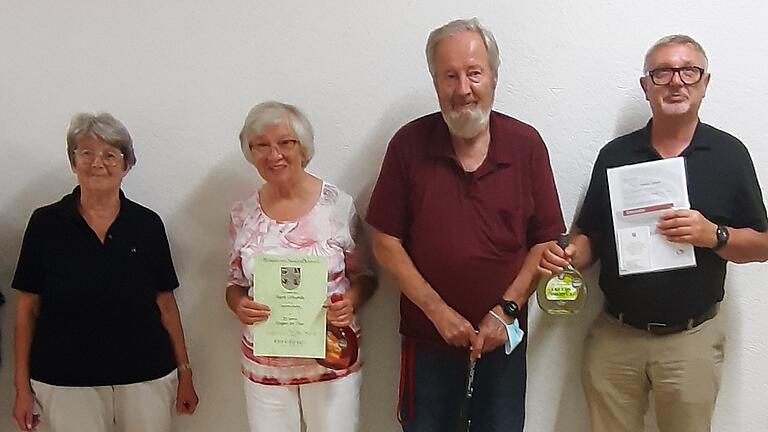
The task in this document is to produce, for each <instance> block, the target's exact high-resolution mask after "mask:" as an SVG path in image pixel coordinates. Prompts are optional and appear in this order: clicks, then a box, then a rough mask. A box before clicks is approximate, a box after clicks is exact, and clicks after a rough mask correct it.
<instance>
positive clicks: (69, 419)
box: [30, 369, 178, 432]
mask: <svg viewBox="0 0 768 432" xmlns="http://www.w3.org/2000/svg"><path fill="white" fill-rule="evenodd" d="M30 381H31V384H32V391H34V393H35V400H36V402H37V403H38V404H39V407H38V409H39V410H40V412H39V414H40V425H39V426H38V427H37V428H35V431H36V432H170V430H171V419H172V413H173V412H174V409H175V404H176V387H177V382H178V379H177V378H176V370H175V369H174V370H173V372H171V373H170V374H168V375H166V376H164V377H162V378H158V379H156V380H152V381H145V382H140V383H136V384H127V385H116V386H99V387H64V386H54V385H50V384H45V383H42V382H39V381H35V380H30Z"/></svg>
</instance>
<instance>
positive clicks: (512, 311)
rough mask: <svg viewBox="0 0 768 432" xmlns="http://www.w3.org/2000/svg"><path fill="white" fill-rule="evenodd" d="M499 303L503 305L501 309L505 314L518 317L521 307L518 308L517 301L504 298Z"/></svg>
mask: <svg viewBox="0 0 768 432" xmlns="http://www.w3.org/2000/svg"><path fill="white" fill-rule="evenodd" d="M499 305H500V306H501V310H503V311H504V314H505V315H507V316H508V317H510V318H517V313H518V311H519V309H520V308H518V306H517V303H515V302H513V301H507V300H502V301H501V302H500V303H499Z"/></svg>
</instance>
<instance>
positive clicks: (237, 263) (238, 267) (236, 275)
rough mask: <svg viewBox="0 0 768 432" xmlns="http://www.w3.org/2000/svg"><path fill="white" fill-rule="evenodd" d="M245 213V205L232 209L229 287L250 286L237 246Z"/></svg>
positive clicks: (239, 204)
mask: <svg viewBox="0 0 768 432" xmlns="http://www.w3.org/2000/svg"><path fill="white" fill-rule="evenodd" d="M242 212H243V203H242V202H239V203H236V204H235V205H234V206H233V207H232V211H231V212H230V220H229V246H230V249H229V267H228V269H227V286H230V285H238V286H243V287H247V286H248V285H249V283H248V279H247V278H246V277H245V272H244V271H243V261H242V257H241V255H240V250H239V248H237V246H236V244H237V243H236V242H237V237H238V235H239V233H240V230H242V229H243V218H242V217H241V214H242Z"/></svg>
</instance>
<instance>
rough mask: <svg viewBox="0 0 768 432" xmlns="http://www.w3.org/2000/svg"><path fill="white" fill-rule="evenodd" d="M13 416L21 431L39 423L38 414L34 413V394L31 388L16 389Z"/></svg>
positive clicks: (28, 429)
mask: <svg viewBox="0 0 768 432" xmlns="http://www.w3.org/2000/svg"><path fill="white" fill-rule="evenodd" d="M13 418H14V419H15V420H16V424H18V425H19V429H21V430H23V431H31V430H33V429H34V428H35V427H37V425H38V424H39V423H40V416H39V415H38V414H37V413H35V395H34V394H32V390H31V389H27V390H24V391H18V390H17V391H16V401H15V402H14V404H13Z"/></svg>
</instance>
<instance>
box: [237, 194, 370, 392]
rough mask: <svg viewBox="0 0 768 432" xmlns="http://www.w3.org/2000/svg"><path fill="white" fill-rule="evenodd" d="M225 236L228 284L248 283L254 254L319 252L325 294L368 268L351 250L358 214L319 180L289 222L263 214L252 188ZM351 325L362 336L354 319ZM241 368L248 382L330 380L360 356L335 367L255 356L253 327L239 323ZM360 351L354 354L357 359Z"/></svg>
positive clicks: (357, 365) (349, 200)
mask: <svg viewBox="0 0 768 432" xmlns="http://www.w3.org/2000/svg"><path fill="white" fill-rule="evenodd" d="M231 217H232V220H231V225H230V230H229V237H230V240H231V242H232V251H231V253H230V259H229V274H228V281H227V282H228V283H227V285H239V286H243V287H249V286H251V283H252V279H253V268H252V264H251V262H252V259H251V258H252V257H253V256H255V255H297V254H298V255H302V254H303V255H321V256H324V257H325V258H326V259H327V261H328V295H331V294H333V293H344V292H345V291H346V290H347V288H348V287H349V281H350V279H351V278H352V277H353V276H355V275H358V274H361V273H369V272H370V268H369V266H368V265H367V262H365V261H367V260H361V259H359V257H358V255H359V254H357V253H356V252H355V250H356V248H355V239H356V238H357V235H356V231H357V227H359V219H358V217H357V214H356V212H355V205H354V202H353V200H352V197H350V196H349V195H348V194H346V193H344V192H343V191H341V190H339V189H338V188H337V187H336V186H333V185H331V184H328V183H325V182H323V185H322V190H321V192H320V197H319V199H318V200H317V203H315V206H314V207H313V208H312V209H311V210H310V211H309V213H307V214H305V215H304V216H301V217H299V218H298V219H296V220H293V221H276V220H274V219H271V218H270V217H269V216H267V215H266V213H264V211H263V210H262V208H261V204H260V202H259V193H258V191H256V192H255V193H254V194H253V195H251V196H250V198H248V199H246V200H245V201H241V202H237V203H235V205H234V206H233V207H232V213H231ZM352 328H353V329H354V330H355V331H356V332H357V333H358V337H359V336H360V327H359V325H358V322H357V319H356V318H355V320H354V322H353V323H352ZM241 351H242V353H243V357H242V367H241V370H242V373H243V375H244V376H245V377H247V378H249V379H250V380H251V381H254V382H257V383H261V384H271V385H295V384H305V383H310V382H318V381H328V380H332V379H335V378H340V377H343V376H346V375H348V374H349V373H351V372H353V371H355V370H358V369H360V367H361V365H362V363H361V361H360V360H358V361H357V362H356V363H355V364H354V365H353V366H351V367H350V368H348V369H342V370H333V369H328V368H326V367H324V366H321V365H320V364H318V363H317V362H316V361H315V360H314V359H304V358H286V357H280V358H278V357H257V356H254V355H253V345H252V341H251V332H250V331H249V329H248V326H243V335H242V339H241ZM359 358H360V356H359V355H358V359H359Z"/></svg>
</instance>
